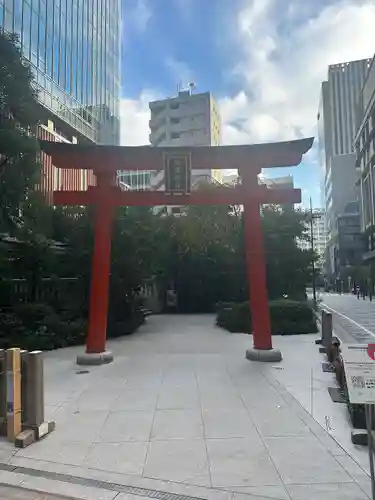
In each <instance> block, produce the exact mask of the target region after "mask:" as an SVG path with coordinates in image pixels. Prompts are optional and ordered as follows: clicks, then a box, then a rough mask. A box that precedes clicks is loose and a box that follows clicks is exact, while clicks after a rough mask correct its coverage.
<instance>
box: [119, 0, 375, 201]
mask: <svg viewBox="0 0 375 500" xmlns="http://www.w3.org/2000/svg"><path fill="white" fill-rule="evenodd" d="M374 25H375V3H374V1H373V0H206V1H203V0H123V39H122V102H121V120H122V143H123V144H134V145H137V144H147V143H148V133H149V130H148V120H149V113H148V101H149V100H152V99H155V98H163V97H167V96H171V95H174V94H175V92H176V89H177V84H178V83H181V84H182V85H186V84H187V83H188V82H189V81H191V80H192V81H194V82H195V83H196V85H197V91H201V92H205V91H207V90H209V91H211V92H212V93H213V95H214V97H215V98H216V100H217V101H218V103H219V107H220V112H221V118H222V143H223V144H244V143H256V142H268V141H277V140H289V139H295V138H299V137H306V136H312V135H316V116H317V110H318V103H319V93H320V84H321V81H322V80H324V79H325V78H326V73H327V67H328V64H334V63H338V62H343V61H349V60H354V59H360V58H363V57H371V56H372V55H373V54H374V52H375V39H374V36H373V34H372V33H373V26H374ZM265 173H266V175H267V176H276V177H277V176H280V175H284V174H287V173H292V174H293V175H294V178H295V184H296V186H297V187H300V188H301V189H302V191H303V200H304V203H305V204H307V202H308V198H309V196H312V198H313V202H314V206H319V205H320V179H321V175H320V169H319V162H318V155H317V150H316V147H315V148H314V149H313V150H312V151H311V153H309V155H307V157H306V158H305V160H304V162H303V164H302V165H301V166H300V167H298V168H293V169H272V170H268V171H267V172H265Z"/></svg>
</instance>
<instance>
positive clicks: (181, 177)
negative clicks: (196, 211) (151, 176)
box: [164, 152, 191, 194]
mask: <svg viewBox="0 0 375 500" xmlns="http://www.w3.org/2000/svg"><path fill="white" fill-rule="evenodd" d="M164 174H165V192H166V194H189V193H190V192H191V157H190V153H183V152H182V153H178V152H173V153H165V154H164Z"/></svg>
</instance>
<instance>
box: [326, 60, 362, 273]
mask: <svg viewBox="0 0 375 500" xmlns="http://www.w3.org/2000/svg"><path fill="white" fill-rule="evenodd" d="M369 65H370V59H363V60H360V61H352V62H346V63H341V64H334V65H331V66H329V68H328V80H327V81H325V82H323V83H322V89H321V98H320V104H319V113H318V136H319V157H320V164H321V168H322V175H323V178H324V181H323V183H322V184H323V186H322V187H323V196H322V198H323V200H324V205H325V211H326V218H325V220H326V235H327V251H328V253H329V252H330V253H331V254H338V253H339V251H340V250H339V248H338V246H337V245H338V241H339V238H338V224H337V217H338V216H339V215H340V214H341V213H343V212H344V211H345V207H346V206H347V204H348V202H351V201H355V200H357V199H358V189H357V188H356V169H355V156H356V155H355V150H354V143H353V141H354V135H355V131H356V115H357V105H358V100H359V97H360V94H361V90H362V86H363V84H364V81H365V79H366V75H367V72H368V68H369ZM329 247H334V248H329ZM330 262H332V259H329V258H327V259H326V265H327V268H326V273H327V275H333V274H334V273H335V270H334V269H332V268H331V266H330ZM334 279H336V278H335V277H334Z"/></svg>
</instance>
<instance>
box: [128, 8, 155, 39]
mask: <svg viewBox="0 0 375 500" xmlns="http://www.w3.org/2000/svg"><path fill="white" fill-rule="evenodd" d="M126 16H130V23H129V25H132V26H134V27H135V29H136V30H137V31H139V32H141V33H142V32H144V31H145V30H146V28H147V25H148V22H149V21H150V19H151V16H152V11H151V9H150V7H149V6H148V3H147V1H146V0H137V3H136V6H135V8H134V9H133V10H132V11H130V12H126Z"/></svg>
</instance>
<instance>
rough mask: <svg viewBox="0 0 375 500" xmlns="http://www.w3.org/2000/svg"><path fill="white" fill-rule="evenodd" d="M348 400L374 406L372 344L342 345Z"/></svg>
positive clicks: (374, 377) (374, 368) (374, 374)
mask: <svg viewBox="0 0 375 500" xmlns="http://www.w3.org/2000/svg"><path fill="white" fill-rule="evenodd" d="M341 354H342V358H343V360H344V368H345V377H346V383H347V387H348V393H349V400H350V402H351V403H356V404H361V403H364V404H375V361H374V356H373V354H374V345H373V344H369V345H367V344H342V345H341Z"/></svg>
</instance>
